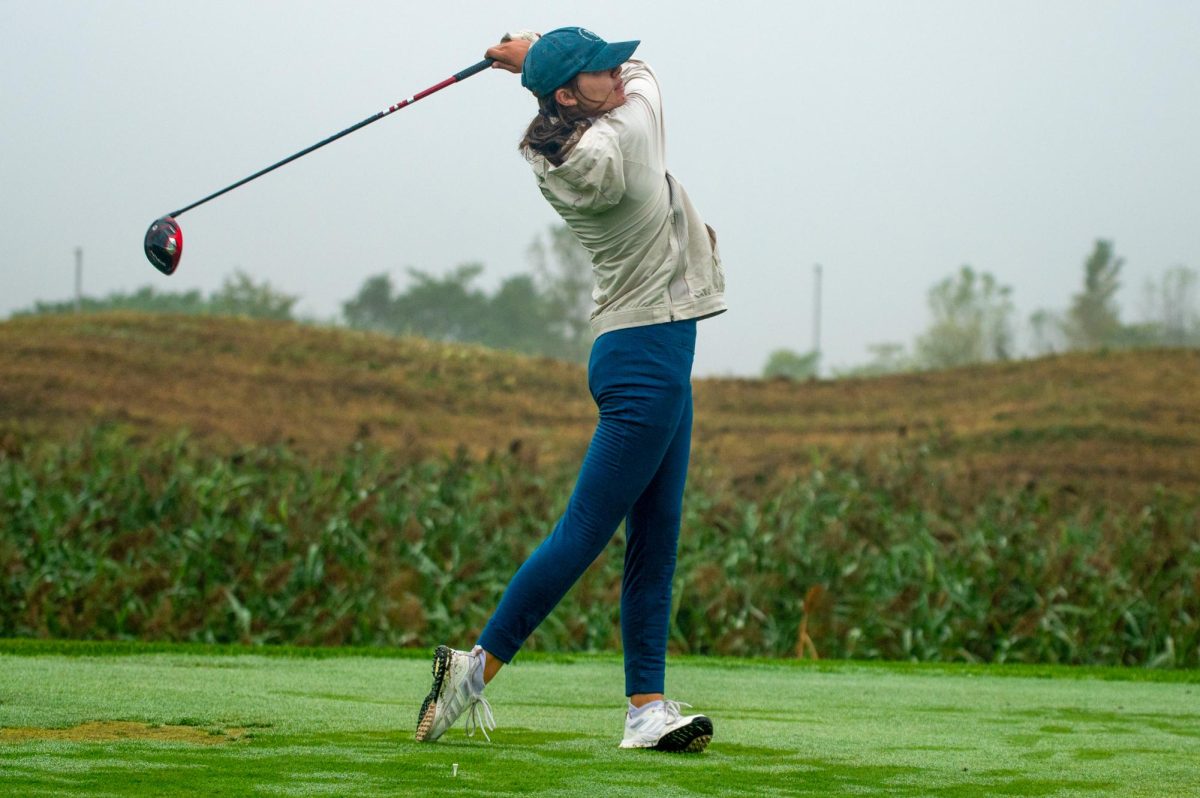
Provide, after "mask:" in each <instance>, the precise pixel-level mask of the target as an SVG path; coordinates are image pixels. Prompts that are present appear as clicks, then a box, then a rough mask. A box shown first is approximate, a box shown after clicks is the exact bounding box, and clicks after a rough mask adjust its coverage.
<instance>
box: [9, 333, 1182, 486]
mask: <svg viewBox="0 0 1200 798" xmlns="http://www.w3.org/2000/svg"><path fill="white" fill-rule="evenodd" d="M695 395H696V436H695V451H696V457H697V460H699V461H701V462H703V463H705V464H708V465H712V466H714V467H717V468H720V469H728V471H729V473H730V474H731V475H732V476H733V477H734V478H735V479H737V480H738V481H741V482H745V483H749V484H754V483H757V484H762V485H768V484H773V483H774V482H775V481H776V480H778V479H781V478H787V477H789V476H791V475H794V474H796V473H801V472H804V471H806V470H807V469H808V468H810V467H811V463H812V462H813V460H814V458H816V457H819V458H824V459H828V458H853V457H857V456H859V455H861V454H865V453H870V452H874V451H878V450H887V449H894V448H896V447H898V446H899V447H904V446H909V445H920V444H925V445H930V446H932V447H933V449H934V451H935V452H936V453H937V457H938V458H939V460H940V462H942V463H944V464H945V465H946V466H947V468H949V469H950V470H952V471H953V472H954V473H955V475H956V476H957V478H958V482H957V484H960V485H962V486H964V488H965V489H967V490H975V489H985V488H987V487H990V486H993V485H998V484H1006V485H1011V484H1028V483H1035V482H1041V483H1046V484H1050V485H1054V486H1056V487H1060V488H1062V489H1064V490H1067V491H1072V492H1076V493H1082V494H1087V495H1094V496H1099V495H1104V496H1106V497H1122V498H1136V497H1138V496H1142V495H1145V493H1146V491H1148V490H1152V489H1153V488H1154V486H1156V485H1163V486H1166V487H1168V488H1171V489H1176V490H1185V491H1194V490H1196V489H1197V488H1200V476H1198V473H1200V469H1198V468H1197V464H1198V463H1200V352H1197V351H1179V350H1175V351H1144V352H1127V353H1112V354H1094V355H1070V356H1062V357H1053V358H1046V359H1042V360H1036V361H1025V362H1018V363H1009V364H1002V365H994V366H982V367H976V368H966V369H957V370H953V371H946V372H937V373H923V374H907V375H894V376H888V377H880V378H873V379H854V380H839V381H820V382H809V383H803V384H795V383H790V382H785V381H763V380H739V379H704V380H697V381H696V384H695ZM594 421H595V409H594V407H593V405H592V403H591V399H590V397H589V396H588V393H587V385H586V374H585V372H584V370H583V368H581V367H579V366H575V365H570V364H566V363H561V362H557V361H553V360H549V359H544V358H528V357H522V356H517V355H512V354H508V353H503V352H495V351H491V350H487V349H483V348H480V347H470V346H453V345H444V344H437V343H431V342H428V341H424V340H421V339H395V338H390V337H387V336H383V335H374V334H366V333H359V332H352V331H348V330H341V329H331V328H319V327H310V326H302V325H296V324H291V323H278V322H263V321H251V320H246V319H232V318H204V317H183V316H156V315H141V314H133V313H122V314H103V315H82V316H51V317H34V318H20V319H14V320H10V321H7V322H3V323H0V446H3V445H5V444H4V438H5V437H7V438H8V440H9V444H8V445H11V444H12V441H13V439H14V438H16V437H21V438H43V437H45V438H53V439H61V438H64V437H68V436H72V435H75V434H77V433H78V432H79V431H81V430H82V429H85V428H87V427H89V426H92V425H95V424H96V423H99V422H116V423H120V424H124V425H127V426H129V427H131V428H133V429H134V430H136V431H138V432H139V433H140V434H144V435H145V436H147V437H158V436H160V435H164V434H174V433H175V432H176V431H177V430H179V429H188V430H190V431H191V432H192V434H193V435H194V436H196V437H197V438H199V439H201V440H203V441H205V442H206V443H207V444H209V445H211V446H213V447H214V448H217V449H226V448H233V447H237V446H240V445H244V444H264V443H274V442H289V443H291V444H292V445H293V446H295V447H296V448H298V449H300V450H301V451H304V452H307V453H310V454H312V455H315V456H322V455H324V454H332V453H334V452H338V451H341V450H343V449H345V447H346V446H348V445H350V444H352V443H353V442H354V441H356V440H362V439H368V440H369V441H370V442H371V443H372V444H374V445H378V446H381V447H384V448H386V449H389V450H391V451H394V452H395V453H396V456H397V458H398V459H403V460H411V459H415V458H419V457H423V456H426V455H429V454H433V453H439V452H448V451H454V450H456V449H459V448H463V449H465V450H466V451H467V452H469V453H471V454H473V455H477V456H478V455H484V454H486V453H487V452H489V451H493V450H498V449H507V448H513V447H519V448H521V449H522V450H523V451H524V452H526V453H527V454H528V455H529V456H531V457H534V456H537V457H542V458H546V459H548V460H563V459H568V460H570V459H576V458H578V457H579V456H580V454H581V453H582V451H583V449H584V447H585V446H586V444H587V440H588V437H589V436H590V434H591V431H592V427H593V424H594Z"/></svg>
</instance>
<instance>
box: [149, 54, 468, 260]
mask: <svg viewBox="0 0 1200 798" xmlns="http://www.w3.org/2000/svg"><path fill="white" fill-rule="evenodd" d="M491 65H492V59H491V58H485V59H483V60H482V61H480V62H479V63H477V64H474V65H472V66H469V67H467V68H466V69H464V70H462V71H461V72H456V73H454V74H453V75H451V76H450V77H448V78H446V79H445V80H443V81H441V82H440V83H436V84H434V85H433V86H430V87H429V88H428V89H425V90H424V91H420V92H417V93H416V94H414V95H413V96H411V97H409V98H408V99H406V100H401V101H400V102H398V103H396V104H395V105H392V106H389V107H387V108H385V109H383V110H382V111H380V112H379V113H377V114H374V115H373V116H369V117H367V118H366V119H364V120H363V121H361V122H359V123H358V124H356V125H352V126H351V127H348V128H346V129H345V130H343V131H342V132H341V133H335V134H333V135H332V136H330V137H329V138H327V139H324V140H323V141H318V142H317V143H316V144H314V145H312V146H311V147H306V148H305V149H303V150H300V152H298V153H296V154H295V155H289V156H288V157H286V158H284V159H283V160H282V161H279V162H278V163H275V164H271V165H270V166H268V167H267V168H266V169H262V170H260V171H258V172H255V173H254V174H252V175H250V176H249V177H244V178H242V179H241V180H239V181H237V182H236V183H234V184H233V185H230V186H226V187H225V188H223V189H221V190H220V191H216V192H213V193H212V194H209V195H208V196H207V197H205V198H204V199H202V200H197V201H196V202H193V203H192V204H191V205H187V206H184V207H183V208H180V209H179V210H177V211H172V212H171V213H169V214H167V215H166V216H163V217H161V218H159V219H156V220H155V221H154V223H153V224H151V225H150V229H149V230H147V231H146V239H145V242H144V248H145V250H146V257H147V258H148V259H149V260H150V263H151V264H153V265H154V268H156V269H158V270H159V271H160V272H162V273H163V274H173V273H174V272H175V270H176V269H177V268H179V259H180V258H181V257H182V256H183V230H182V229H180V227H179V223H178V222H176V221H175V217H177V216H179V215H180V214H182V213H186V212H187V211H190V210H191V209H192V208H195V207H197V206H200V205H203V204H204V203H206V202H208V201H209V200H213V199H216V198H217V197H219V196H221V195H222V194H225V193H227V192H229V191H233V190H234V189H235V188H237V187H238V186H242V185H245V184H246V183H249V182H250V181H251V180H254V179H256V178H259V177H262V176H263V175H265V174H266V173H267V172H271V171H274V170H276V169H278V168H279V167H281V166H283V165H284V164H286V163H291V162H292V161H294V160H296V159H297V158H300V157H302V156H304V155H308V154H309V153H310V152H312V151H313V150H319V149H320V148H321V147H324V146H325V145H326V144H329V143H330V142H333V141H337V140H338V139H340V138H341V137H342V136H348V135H350V134H351V133H353V132H354V131H356V130H358V129H359V128H363V127H366V126H367V125H369V124H371V123H372V122H378V121H379V120H380V119H383V118H384V117H385V116H388V115H389V114H393V113H395V112H396V111H399V110H400V109H401V108H405V107H407V106H409V105H412V104H413V103H415V102H416V101H417V100H420V99H422V98H425V97H428V96H429V95H431V94H433V93H434V92H435V91H440V90H442V89H444V88H446V87H447V86H449V85H451V84H454V83H458V82H459V81H461V80H466V79H467V78H469V77H471V76H472V75H475V74H478V73H480V72H482V71H483V70H485V69H487V68H488V67H489V66H491Z"/></svg>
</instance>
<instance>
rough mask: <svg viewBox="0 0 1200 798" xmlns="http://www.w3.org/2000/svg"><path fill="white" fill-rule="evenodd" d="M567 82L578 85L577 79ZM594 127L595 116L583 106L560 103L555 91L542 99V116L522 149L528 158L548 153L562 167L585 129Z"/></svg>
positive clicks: (533, 123)
mask: <svg viewBox="0 0 1200 798" xmlns="http://www.w3.org/2000/svg"><path fill="white" fill-rule="evenodd" d="M565 85H566V86H568V87H571V88H574V86H575V79H574V78H572V79H571V80H570V82H568V83H567V84H565ZM591 126H592V121H591V119H589V118H588V116H587V114H586V113H584V112H583V111H581V110H580V109H579V106H577V105H576V106H560V105H559V104H558V101H557V100H555V99H554V93H553V92H551V93H550V94H547V95H546V96H545V97H539V98H538V115H537V116H535V117H534V118H533V120H532V121H531V122H530V123H529V127H528V128H526V129H525V135H524V136H523V137H522V138H521V143H520V144H519V145H518V149H520V150H521V152H523V153H524V154H525V157H526V158H532V157H533V154H534V153H537V154H539V155H544V156H545V157H546V160H548V161H550V163H552V164H554V165H555V166H562V164H563V161H565V160H567V157H568V156H570V154H571V150H572V149H574V148H575V145H576V144H578V143H579V139H580V138H581V137H582V136H583V134H584V131H586V130H587V129H588V128H589V127H591Z"/></svg>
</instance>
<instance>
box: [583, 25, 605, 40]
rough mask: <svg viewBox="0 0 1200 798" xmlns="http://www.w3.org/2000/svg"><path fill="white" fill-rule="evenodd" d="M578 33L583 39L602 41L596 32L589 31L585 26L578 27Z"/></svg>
mask: <svg viewBox="0 0 1200 798" xmlns="http://www.w3.org/2000/svg"><path fill="white" fill-rule="evenodd" d="M579 35H580V36H582V37H583V38H585V39H591V40H592V41H594V42H598V41H602V39H601V38H600V37H599V36H597V35H596V34H594V33H592V32H591V31H590V30H588V29H587V28H580V29H579Z"/></svg>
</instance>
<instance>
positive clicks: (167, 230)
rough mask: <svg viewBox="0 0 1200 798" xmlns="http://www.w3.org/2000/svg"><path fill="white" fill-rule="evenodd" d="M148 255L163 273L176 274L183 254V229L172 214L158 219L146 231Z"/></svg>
mask: <svg viewBox="0 0 1200 798" xmlns="http://www.w3.org/2000/svg"><path fill="white" fill-rule="evenodd" d="M145 249H146V257H147V258H148V259H149V260H150V263H152V264H153V265H154V268H156V269H158V270H159V271H160V272H162V273H163V274H174V273H175V270H176V269H177V268H179V258H180V257H181V256H182V255H183V230H181V229H180V228H179V223H178V222H176V221H175V220H174V219H173V218H172V217H170V216H164V217H162V218H161V219H156V220H155V221H154V224H152V225H150V229H149V230H147V231H146V241H145Z"/></svg>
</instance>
